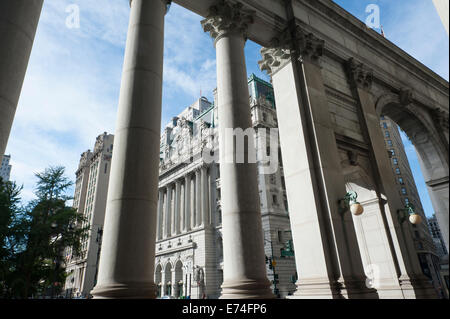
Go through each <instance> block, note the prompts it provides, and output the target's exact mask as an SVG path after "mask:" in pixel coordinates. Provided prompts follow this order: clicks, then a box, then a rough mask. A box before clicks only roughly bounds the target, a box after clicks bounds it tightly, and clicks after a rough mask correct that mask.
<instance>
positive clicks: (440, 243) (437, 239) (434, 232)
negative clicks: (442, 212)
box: [427, 215, 448, 257]
mask: <svg viewBox="0 0 450 319" xmlns="http://www.w3.org/2000/svg"><path fill="white" fill-rule="evenodd" d="M427 221H428V228H429V229H430V232H431V236H432V238H433V242H434V245H435V246H436V252H437V254H438V255H439V257H444V256H445V255H448V252H447V248H446V247H445V242H444V238H443V237H442V233H441V228H440V227H439V224H438V221H437V219H436V215H433V216H432V217H429V218H427Z"/></svg>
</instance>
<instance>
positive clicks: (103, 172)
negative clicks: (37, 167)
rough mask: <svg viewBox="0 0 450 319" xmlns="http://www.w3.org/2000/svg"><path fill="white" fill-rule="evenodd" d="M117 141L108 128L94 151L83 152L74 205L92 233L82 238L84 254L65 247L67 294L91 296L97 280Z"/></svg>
mask: <svg viewBox="0 0 450 319" xmlns="http://www.w3.org/2000/svg"><path fill="white" fill-rule="evenodd" d="M113 141H114V136H113V135H109V134H107V133H106V132H105V133H103V134H102V135H100V136H98V137H97V140H96V142H95V147H94V151H93V152H91V151H90V150H88V151H86V152H84V153H83V154H81V159H80V163H79V166H78V170H77V171H76V173H75V174H76V182H75V194H74V200H73V207H74V208H76V209H77V210H78V212H79V213H82V214H83V215H84V217H85V219H86V220H85V221H84V222H83V225H80V226H83V227H87V228H88V233H87V236H85V237H84V238H83V239H82V242H81V252H80V254H78V255H77V254H75V253H74V252H73V251H72V248H71V247H68V248H66V251H65V258H66V264H67V268H66V272H67V275H68V276H67V278H66V283H65V290H66V295H67V296H88V294H89V292H90V291H91V290H92V288H93V287H94V285H95V283H96V277H97V270H98V259H99V255H100V247H101V238H102V229H103V221H104V218H105V208H106V195H107V193H108V182H109V172H110V168H111V164H110V163H111V157H112V150H113Z"/></svg>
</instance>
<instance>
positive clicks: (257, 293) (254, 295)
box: [220, 279, 276, 299]
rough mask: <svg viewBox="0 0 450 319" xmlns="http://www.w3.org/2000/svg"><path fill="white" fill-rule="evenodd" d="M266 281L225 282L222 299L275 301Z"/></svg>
mask: <svg viewBox="0 0 450 319" xmlns="http://www.w3.org/2000/svg"><path fill="white" fill-rule="evenodd" d="M275 298H276V297H275V295H274V294H273V292H272V291H271V290H270V282H269V281H268V280H267V279H266V280H258V281H256V280H236V281H225V282H224V283H223V284H222V295H221V296H220V299H275Z"/></svg>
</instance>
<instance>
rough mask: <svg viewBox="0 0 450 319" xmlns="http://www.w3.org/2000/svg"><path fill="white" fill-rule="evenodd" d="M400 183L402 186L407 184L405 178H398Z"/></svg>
mask: <svg viewBox="0 0 450 319" xmlns="http://www.w3.org/2000/svg"><path fill="white" fill-rule="evenodd" d="M398 182H399V183H400V184H402V185H403V184H404V183H405V182H404V181H403V178H402V177H399V178H398Z"/></svg>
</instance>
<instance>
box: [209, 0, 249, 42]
mask: <svg viewBox="0 0 450 319" xmlns="http://www.w3.org/2000/svg"><path fill="white" fill-rule="evenodd" d="M254 14H255V12H254V11H250V10H248V9H244V6H243V5H242V3H240V2H239V3H235V4H231V3H229V2H228V1H226V0H222V1H221V2H219V3H218V4H217V5H214V6H212V7H210V9H209V14H208V17H207V18H206V19H204V20H202V21H201V25H202V27H203V30H204V31H205V32H209V34H210V36H211V37H212V38H213V39H214V41H215V42H217V41H218V40H219V39H220V38H221V37H223V36H225V35H227V34H230V33H234V34H240V35H242V37H244V38H245V39H246V38H247V30H248V26H249V25H250V24H253V22H254V19H253V16H254Z"/></svg>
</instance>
